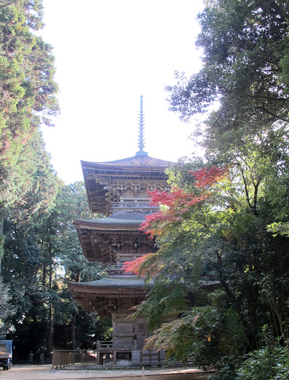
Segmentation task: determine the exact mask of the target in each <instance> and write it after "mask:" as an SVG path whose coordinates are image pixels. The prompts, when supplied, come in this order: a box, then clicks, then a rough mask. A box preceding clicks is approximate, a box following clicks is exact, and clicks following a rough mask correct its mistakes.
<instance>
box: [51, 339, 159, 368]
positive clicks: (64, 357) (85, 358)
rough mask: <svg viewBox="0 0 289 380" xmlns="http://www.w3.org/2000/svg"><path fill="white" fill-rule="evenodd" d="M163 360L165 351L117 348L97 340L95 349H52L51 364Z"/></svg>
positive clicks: (126, 362)
mask: <svg viewBox="0 0 289 380" xmlns="http://www.w3.org/2000/svg"><path fill="white" fill-rule="evenodd" d="M164 360H165V351H163V350H161V351H155V350H138V349H132V350H128V349H119V348H116V347H114V345H113V342H98V344H97V349H96V350H54V351H53V356H52V366H53V367H59V366H60V367H61V366H67V365H77V366H79V365H102V364H107V363H111V364H120V365H121V364H123V363H125V364H126V365H129V364H132V365H145V366H152V365H153V366H156V365H161V364H162V363H163V362H164Z"/></svg>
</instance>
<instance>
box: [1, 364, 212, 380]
mask: <svg viewBox="0 0 289 380" xmlns="http://www.w3.org/2000/svg"><path fill="white" fill-rule="evenodd" d="M0 379H1V380H88V379H89V380H98V379H105V380H116V379H121V380H143V379H145V380H205V379H208V375H207V374H204V373H202V371H200V370H199V369H197V368H177V369H172V368H156V369H154V368H152V369H149V368H146V369H145V370H144V377H143V372H142V369H137V370H135V369H127V370H113V369H112V370H110V369H107V370H87V369H80V370H68V369H66V370H65V369H61V370H59V369H52V368H51V365H50V364H45V365H13V366H12V369H11V370H9V371H3V370H1V369H0Z"/></svg>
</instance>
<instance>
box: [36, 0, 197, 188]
mask: <svg viewBox="0 0 289 380" xmlns="http://www.w3.org/2000/svg"><path fill="white" fill-rule="evenodd" d="M43 4H44V23H45V27H44V29H43V31H42V32H41V35H42V36H43V39H44V40H45V42H47V43H50V44H51V45H52V46H53V48H54V49H53V52H54V56H55V67H56V75H55V80H56V82H57V83H58V85H59V89H60V91H59V94H58V99H59V103H60V109H61V115H60V116H59V117H58V118H55V119H54V120H53V121H54V124H55V127H46V126H45V127H43V128H42V131H43V134H44V140H45V142H46V149H47V151H48V152H49V153H50V154H51V160H52V165H53V167H54V169H55V170H56V171H57V173H58V176H59V177H60V178H61V179H63V180H64V182H65V183H67V184H68V183H72V182H74V181H79V180H82V179H83V177H82V172H81V165H80V161H81V160H83V161H92V162H104V161H111V160H117V159H121V158H125V157H132V156H134V155H135V153H136V152H137V151H138V146H137V139H138V116H139V109H140V95H143V110H144V114H145V149H144V150H145V151H146V152H148V154H149V156H151V157H156V158H161V159H165V160H170V161H177V160H178V159H179V158H181V157H183V156H190V155H191V153H192V152H193V151H194V150H195V147H194V145H193V142H192V141H191V140H190V139H189V138H188V137H189V135H190V133H191V132H192V131H193V129H194V126H195V124H196V123H197V120H192V121H191V122H190V123H189V124H185V123H183V122H181V121H180V119H179V116H178V115H177V114H175V113H173V112H170V111H168V107H169V103H168V101H167V100H166V98H167V97H168V93H167V92H166V91H165V90H164V88H165V86H167V85H174V84H175V83H176V79H175V71H176V70H178V71H181V72H182V71H185V72H186V74H187V76H190V75H192V74H194V73H196V72H198V71H199V69H200V67H201V61H200V58H199V57H200V54H201V52H200V51H198V50H196V48H195V40H196V36H197V34H198V32H199V25H198V23H197V21H196V16H197V13H198V11H200V10H201V9H202V0H145V1H144V0H121V1H120V0H82V1H79V0H43Z"/></svg>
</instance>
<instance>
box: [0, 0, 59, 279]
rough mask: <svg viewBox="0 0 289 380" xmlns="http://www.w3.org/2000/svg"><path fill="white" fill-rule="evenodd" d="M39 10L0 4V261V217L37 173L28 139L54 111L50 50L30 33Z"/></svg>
mask: <svg viewBox="0 0 289 380" xmlns="http://www.w3.org/2000/svg"><path fill="white" fill-rule="evenodd" d="M42 9H43V5H42V1H41V0H27V1H22V0H17V1H13V2H11V1H9V0H2V1H1V2H0V31H1V33H0V34H1V37H0V67H1V70H0V71H1V73H0V94H1V96H0V97H1V101H0V160H1V169H0V193H1V199H0V260H1V250H2V247H3V243H4V236H3V223H4V217H5V215H6V214H7V212H9V208H10V207H14V208H15V207H16V205H19V204H21V203H22V204H24V203H25V202H26V200H25V196H26V194H27V192H29V190H30V186H32V184H33V181H34V177H33V176H34V173H35V170H37V168H33V167H32V161H31V159H30V157H29V155H31V154H32V155H33V153H31V143H29V141H30V140H32V141H33V142H32V144H33V143H34V144H35V139H37V138H38V137H37V136H38V134H39V130H38V129H39V127H40V125H41V123H42V122H44V123H46V124H48V125H50V124H51V121H50V116H52V115H57V114H58V112H59V108H58V103H57V100H56V97H55V94H56V93H57V85H56V83H55V82H54V81H53V76H54V72H55V70H54V67H53V64H54V57H53V55H52V52H51V51H52V48H51V46H50V45H48V44H46V43H45V42H44V41H43V40H42V39H41V38H40V37H38V36H36V35H34V34H33V32H35V31H37V30H39V29H40V28H41V27H42V26H43V23H42V13H43V12H42ZM27 144H28V146H27V148H26V145H27ZM26 154H27V155H28V156H27V157H25V155H26ZM26 161H28V164H27V163H26ZM29 164H30V166H29ZM22 196H23V198H22ZM42 203H43V202H42ZM36 205H37V203H36ZM36 207H37V206H36ZM2 254H3V253H2ZM0 270H1V262H0ZM0 273H1V272H0Z"/></svg>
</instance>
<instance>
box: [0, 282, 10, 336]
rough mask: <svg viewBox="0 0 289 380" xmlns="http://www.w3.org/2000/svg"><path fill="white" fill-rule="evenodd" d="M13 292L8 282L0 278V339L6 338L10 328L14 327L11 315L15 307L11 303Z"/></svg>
mask: <svg viewBox="0 0 289 380" xmlns="http://www.w3.org/2000/svg"><path fill="white" fill-rule="evenodd" d="M10 300H11V293H10V288H9V286H8V285H7V284H4V283H3V281H2V279H1V278H0V339H5V338H6V334H7V333H8V331H9V329H12V328H13V326H12V324H11V316H12V315H13V307H12V305H11V303H10Z"/></svg>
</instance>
